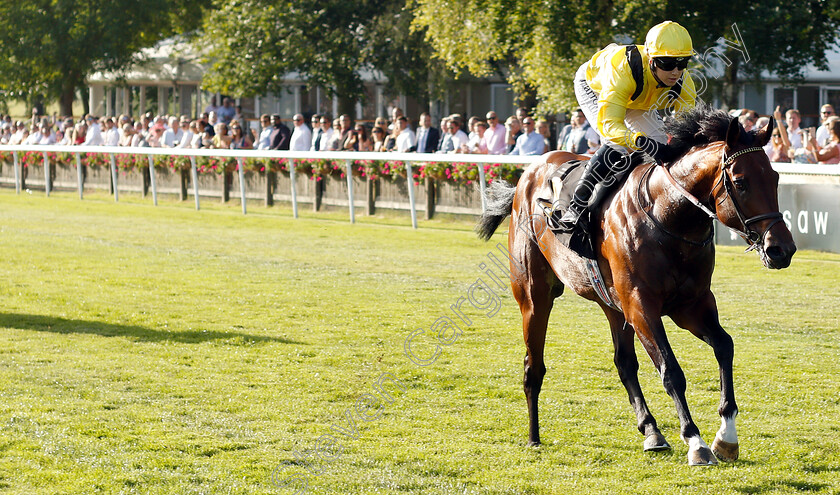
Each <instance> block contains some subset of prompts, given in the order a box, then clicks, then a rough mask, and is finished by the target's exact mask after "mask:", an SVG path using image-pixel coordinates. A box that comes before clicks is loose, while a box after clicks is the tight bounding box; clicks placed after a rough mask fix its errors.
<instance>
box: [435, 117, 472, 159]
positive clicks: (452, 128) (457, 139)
mask: <svg viewBox="0 0 840 495" xmlns="http://www.w3.org/2000/svg"><path fill="white" fill-rule="evenodd" d="M446 125H447V129H446V131H447V132H446V135H445V136H444V137H443V142H442V143H441V146H440V150H439V151H438V153H460V152H461V147H462V146H463V145H465V144H467V143H468V142H469V137H468V136H467V133H465V132H464V131H462V130H461V117H460V115H456V114H453V115H450V116H449V122H447V124H446Z"/></svg>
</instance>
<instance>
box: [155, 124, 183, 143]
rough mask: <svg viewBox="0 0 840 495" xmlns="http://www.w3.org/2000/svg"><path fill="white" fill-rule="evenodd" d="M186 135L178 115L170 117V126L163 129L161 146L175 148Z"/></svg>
mask: <svg viewBox="0 0 840 495" xmlns="http://www.w3.org/2000/svg"><path fill="white" fill-rule="evenodd" d="M183 137H184V131H183V130H182V129H181V126H180V125H178V117H169V128H167V129H166V130H165V131H163V136H162V137H161V139H160V147H161V148H174V147H175V146H177V145H178V143H180V142H181V139H182V138H183Z"/></svg>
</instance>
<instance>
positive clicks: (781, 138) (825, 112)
mask: <svg viewBox="0 0 840 495" xmlns="http://www.w3.org/2000/svg"><path fill="white" fill-rule="evenodd" d="M730 115H732V116H733V117H738V120H739V122H740V123H741V125H742V126H743V127H744V129H745V130H747V131H751V130H753V129H763V128H764V127H766V126H767V125H768V124H769V122H770V118H773V119H774V120H775V125H774V126H773V132H772V134H771V137H770V142H769V143H767V145H766V146H765V147H764V151H765V153H767V157H768V158H769V159H770V161H771V162H782V163H822V164H836V163H840V118H838V117H837V116H836V115H835V112H834V107H833V106H832V105H823V106H822V107H820V126H819V127H817V128H816V129H815V128H813V127H809V128H807V129H803V128H802V127H800V124H801V123H802V115H801V114H800V112H799V110H798V109H796V108H791V109H790V110H788V111H786V112H785V113H784V114H782V111H781V107H776V109H775V110H774V111H773V116H772V117H759V115H758V113H757V112H756V111H754V110H750V109H747V108H741V109H737V110H733V111H731V112H730Z"/></svg>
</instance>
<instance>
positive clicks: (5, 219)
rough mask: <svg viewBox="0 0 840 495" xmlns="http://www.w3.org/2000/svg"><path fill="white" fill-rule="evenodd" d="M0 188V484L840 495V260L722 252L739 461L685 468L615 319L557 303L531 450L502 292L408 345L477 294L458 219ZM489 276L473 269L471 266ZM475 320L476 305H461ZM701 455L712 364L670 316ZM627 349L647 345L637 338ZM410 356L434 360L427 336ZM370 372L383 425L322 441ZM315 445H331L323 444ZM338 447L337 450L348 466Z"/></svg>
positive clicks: (673, 430) (470, 252)
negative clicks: (622, 368) (638, 402)
mask: <svg viewBox="0 0 840 495" xmlns="http://www.w3.org/2000/svg"><path fill="white" fill-rule="evenodd" d="M120 199H121V201H120V202H119V203H118V204H115V203H114V202H113V200H112V199H110V198H109V197H108V196H105V195H103V194H90V195H88V196H87V197H86V199H85V200H84V201H80V200H78V198H77V197H76V196H75V194H73V193H56V194H54V195H53V196H52V197H51V198H45V197H43V193H38V192H33V194H22V195H20V196H17V195H15V194H14V192H13V191H10V190H9V189H2V190H0V212H1V213H0V215H2V216H1V217H0V256H2V262H0V279H2V281H3V283H2V284H0V304H2V307H1V308H0V493H20V494H31V493H85V494H86V493H144V494H145V493H151V494H155V493H177V494H187V493H196V494H198V493H213V494H216V493H242V494H252V493H292V492H293V490H289V489H288V488H285V489H280V488H277V487H275V486H273V485H272V484H271V481H270V480H271V473H272V471H273V470H274V469H275V468H276V467H277V466H281V469H279V470H278V471H277V476H279V478H280V479H283V478H284V477H285V476H288V475H292V474H293V473H305V472H306V471H305V470H304V468H305V467H309V469H311V470H313V471H320V474H319V475H317V476H315V475H311V474H310V475H308V476H309V491H308V493H417V494H420V493H423V494H449V493H476V494H478V493H481V494H485V493H490V494H507V493H510V494H519V493H529V494H531V493H533V494H550V493H558V494H575V493H651V494H659V493H692V494H693V493H734V494H739V493H744V494H752V493H798V492H803V491H804V492H810V493H835V494H836V493H840V388H838V385H837V383H838V376H840V365H839V364H838V361H840V360H839V359H838V357H839V356H840V352H838V351H840V297H838V295H837V287H838V285H840V256H838V255H832V254H824V253H815V252H799V253H797V254H796V256H795V257H794V261H793V265H792V266H791V268H789V269H787V270H783V271H769V270H765V269H763V268H761V266H760V263H759V261H758V259H757V258H756V256H755V255H754V254H742V253H741V251H742V249H731V248H720V249H719V250H718V266H717V271H716V275H715V290H716V294H717V296H718V304H719V307H720V312H721V319H722V323H723V325H724V327H725V328H727V329H728V331H729V332H730V333H731V334H732V336H733V338H734V340H735V345H736V355H735V378H736V394H737V397H738V400H739V406H740V411H741V413H740V416H739V434H740V438H741V455H742V458H741V460H739V461H738V462H736V463H734V464H722V465H719V466H717V467H713V468H691V467H689V466H687V465H686V458H685V454H686V446H685V445H684V444H683V443H682V442H681V441H680V440H679V425H678V421H677V418H676V413H675V411H674V407H673V403H672V402H671V400H670V399H669V398H668V397H667V396H666V394H665V393H664V391H663V390H662V387H661V384H660V383H659V379H658V377H657V375H656V373H655V371H654V369H653V366H652V365H651V364H650V361H649V359H648V358H647V357H646V356H644V355H642V351H641V350H640V349H637V352H638V353H639V355H640V360H641V365H642V366H641V372H640V374H641V380H642V386H643V388H644V390H645V391H646V393H647V397H648V400H649V403H650V406H651V408H652V410H653V412H654V414H655V415H656V416H657V419H658V421H659V423H660V426H661V427H662V430H663V433H664V434H665V436H666V437H667V438H668V440H669V441H670V442H671V444H672V445H673V446H674V450H673V452H670V453H664V454H654V455H650V454H645V453H643V452H642V451H641V446H642V440H643V438H642V436H641V435H640V434H639V433H638V432H637V431H636V429H635V424H634V423H635V419H634V416H633V414H632V411H631V408H630V406H629V404H628V402H627V398H626V394H625V392H624V389H623V387H622V386H621V384H620V382H619V380H618V376H617V374H616V372H615V369H614V367H613V364H612V350H611V343H610V337H609V333H608V330H607V325H606V321H605V319H604V317H603V315H602V314H601V313H600V310H598V309H597V307H595V306H594V305H593V304H591V303H589V302H587V301H584V300H583V299H581V298H578V297H577V296H574V295H570V294H569V295H565V296H563V297H562V298H561V299H560V300H559V301H558V302H557V304H556V305H555V310H554V313H553V315H552V319H551V324H550V328H549V336H548V344H547V351H546V354H547V356H546V359H547V366H548V374H547V375H546V380H545V384H544V388H543V393H542V397H541V413H542V414H541V423H542V439H543V442H544V445H543V446H542V447H540V448H538V449H534V448H528V447H526V446H525V442H526V435H527V432H526V424H527V410H526V407H525V400H524V395H523V393H522V389H521V376H522V357H523V355H524V346H523V344H522V336H521V328H520V316H519V310H518V308H517V306H516V304H515V301H514V300H513V298H512V297H511V296H510V294H509V292H507V291H506V292H505V293H504V294H501V303H502V306H501V310H500V311H499V313H498V314H497V315H495V316H493V317H492V318H488V317H486V316H484V315H483V314H482V313H481V312H480V311H478V310H475V309H469V310H467V311H465V312H466V314H467V315H468V316H469V318H470V319H471V320H472V322H473V324H472V326H470V327H469V328H465V332H464V333H463V335H461V336H460V338H458V340H457V341H456V342H455V343H453V344H452V345H450V346H447V347H443V348H442V352H441V354H440V355H439V357H438V359H437V360H436V361H435V362H434V363H433V364H431V365H430V366H427V367H419V366H416V365H415V364H413V363H412V362H411V361H410V360H409V359H408V358H407V357H406V355H405V354H404V352H403V343H404V341H405V338H406V336H407V335H409V333H411V332H412V331H413V330H415V329H417V328H419V327H426V328H428V327H429V326H430V325H431V324H432V323H433V322H434V321H435V320H436V319H437V318H438V317H440V316H443V315H450V314H451V313H450V311H449V309H448V308H449V306H450V305H451V304H455V303H456V301H457V299H458V298H459V297H462V296H466V293H467V289H468V288H469V286H470V284H472V283H473V282H474V281H475V280H476V279H477V278H478V277H480V276H481V275H482V271H481V270H480V269H479V268H478V264H479V263H481V262H482V261H485V260H486V258H485V255H486V254H487V253H488V252H490V251H491V250H492V249H493V245H494V243H495V242H503V240H504V238H505V237H504V234H502V233H499V234H497V235H496V237H495V238H494V241H493V242H491V243H482V242H480V241H478V240H477V239H476V238H475V235H474V234H473V233H472V231H471V228H472V224H471V222H470V221H466V220H464V219H457V218H454V217H450V218H445V219H442V220H435V221H427V222H421V228H420V229H419V230H416V231H415V230H413V229H411V228H410V220H409V218H408V215H407V214H387V215H380V216H377V217H374V218H368V217H363V216H359V217H358V218H357V223H356V224H355V225H350V224H349V222H348V221H347V213H346V211H344V210H337V211H334V212H327V213H317V214H316V213H312V212H311V211H309V210H308V209H303V208H302V209H301V218H300V219H298V220H294V219H293V218H292V217H291V211H290V209H289V208H288V207H287V206H282V205H281V206H278V207H275V208H271V209H266V208H263V207H261V206H258V205H255V204H251V205H249V214H248V215H247V216H243V215H242V214H241V212H240V210H239V206H238V205H236V204H233V205H228V206H220V205H218V203H216V202H210V201H205V202H204V203H203V204H202V210H201V211H198V212H196V211H194V209H193V203H192V202H185V203H177V202H174V201H172V200H163V201H162V203H161V206H160V207H157V208H155V207H152V206H151V205H150V201H149V200H141V199H140V198H139V197H137V196H132V195H129V194H121V197H120ZM485 278H486V277H485ZM465 307H469V305H467V306H465ZM666 325H667V328H668V329H669V337H670V340H671V342H672V345H673V347H674V349H675V352H676V353H677V357H678V358H679V359H680V362H681V364H682V366H683V368H684V369H685V372H686V376H687V380H688V400H689V404H690V406H691V408H692V413H693V415H694V418H695V420H696V421H697V423H698V425H699V426H700V428H701V431H702V433H703V435H704V437H705V439H706V440H707V441H708V442H711V440H712V439H713V437H714V432H715V431H716V430H717V428H718V425H719V419H718V416H717V413H716V410H717V403H718V397H719V392H718V373H717V365H716V363H715V361H714V359H713V355H712V353H711V350H710V349H709V348H708V347H707V346H706V345H705V344H703V343H702V342H701V341H699V340H697V339H695V338H694V337H692V336H690V335H689V334H688V333H687V332H684V331H681V330H677V329H675V328H674V325H673V324H670V322H666ZM637 347H640V346H637ZM417 349H418V354H420V353H426V352H428V351H429V347H428V346H420V347H418V348H417ZM383 373H391V374H393V376H395V377H396V378H397V379H399V380H400V381H401V382H402V383H403V384H404V385H405V388H406V390H405V391H404V392H402V391H400V390H398V389H395V388H394V387H391V388H389V389H388V390H389V391H391V393H392V396H393V402H392V403H388V402H380V403H379V406H380V407H381V415H380V416H379V417H378V418H376V419H373V420H372V421H367V422H363V421H359V420H358V419H357V420H356V426H357V429H358V434H357V438H348V437H347V436H344V435H341V434H338V433H333V434H334V435H335V437H336V438H338V439H339V445H337V446H336V445H333V446H332V447H333V448H332V449H330V448H329V447H330V446H329V445H328V444H326V443H324V444H322V448H323V449H324V450H323V452H324V453H329V452H332V453H334V454H335V457H334V458H333V459H331V460H330V459H316V458H314V457H313V456H309V458H308V460H307V461H300V460H297V459H296V457H295V455H294V454H293V453H292V451H293V450H298V451H305V450H307V449H315V448H316V445H317V442H318V439H319V437H322V436H323V435H325V434H329V433H331V426H332V425H342V426H343V425H346V419H344V415H345V412H346V411H347V410H348V409H352V408H353V407H354V405H355V404H356V402H357V400H359V399H360V398H361V399H362V400H365V398H369V397H368V396H365V394H370V393H372V391H373V388H374V384H375V383H376V382H377V380H378V378H379V377H380V376H381V375H382V374H383ZM326 440H328V437H324V441H326ZM338 449H340V452H338Z"/></svg>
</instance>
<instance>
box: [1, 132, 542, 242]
mask: <svg viewBox="0 0 840 495" xmlns="http://www.w3.org/2000/svg"><path fill="white" fill-rule="evenodd" d="M0 151H7V152H12V153H13V156H14V168H15V185H16V190H17V191H18V192H20V188H21V166H20V161H19V158H18V153H19V152H29V151H36V152H39V153H43V162H44V177H45V182H46V187H45V190H46V194H47V195H48V196H49V194H50V180H49V174H50V163H49V159H48V157H47V153H71V154H73V155H75V160H76V168H77V171H78V190H79V198H80V199H82V198H83V197H84V187H83V178H82V167H81V166H80V165H81V155H82V154H87V153H98V154H105V155H108V156H109V157H110V162H111V164H110V171H111V179H112V181H113V184H114V200H115V201H119V188H118V181H117V178H118V177H117V166H116V159H115V156H116V155H122V154H140V155H147V156H148V158H149V175H150V181H151V191H152V200H153V202H154V204H155V205H157V185H156V183H155V168H154V166H153V163H152V157H153V156H155V155H166V156H188V157H190V161H191V167H190V172H191V174H192V184H193V193H194V196H195V208H196V209H199V208H200V200H199V192H198V169H197V167H196V162H195V158H196V157H198V156H205V157H219V158H236V159H237V160H238V163H239V166H238V167H237V168H238V173H239V184H240V194H241V198H242V213H243V214H245V213H247V206H246V199H245V181H244V167H243V160H244V159H245V158H270V159H277V158H285V159H287V160H289V161H290V162H293V161H294V160H304V159H328V160H333V161H335V162H340V161H344V162H345V163H346V177H347V191H348V203H349V210H350V222H354V221H355V209H354V204H353V203H354V201H353V200H354V198H353V181H352V177H353V174H352V171H351V167H352V165H353V163H354V162H355V161H356V160H376V161H382V160H388V161H395V160H396V161H402V162H404V163H405V164H406V169H407V170H406V172H407V175H408V177H412V176H413V171H412V164H414V163H417V162H470V163H510V164H523V165H526V164H529V163H531V162H533V161H535V160H536V159H537V157H533V156H523V157H519V156H499V155H465V154H430V153H372V152H354V151H353V152H351V151H347V152H309V151H272V150H223V149H206V148H202V149H181V148H125V147H113V146H22V145H13V146H2V147H0ZM477 169H478V175H479V177H478V183H479V186H480V188H481V197H482V210H483V209H484V188H485V186H486V184H487V180H486V179H485V177H484V167H477ZM289 173H290V175H291V191H290V193H291V200H292V211H293V214H294V217H295V218H297V217H298V202H297V191H296V188H295V167H294V166H290V167H289ZM407 184H408V196H409V198H408V199H409V203H410V205H411V223H412V226H413V227H414V228H417V208H416V205H415V200H414V181H412V180H409V181H407Z"/></svg>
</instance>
